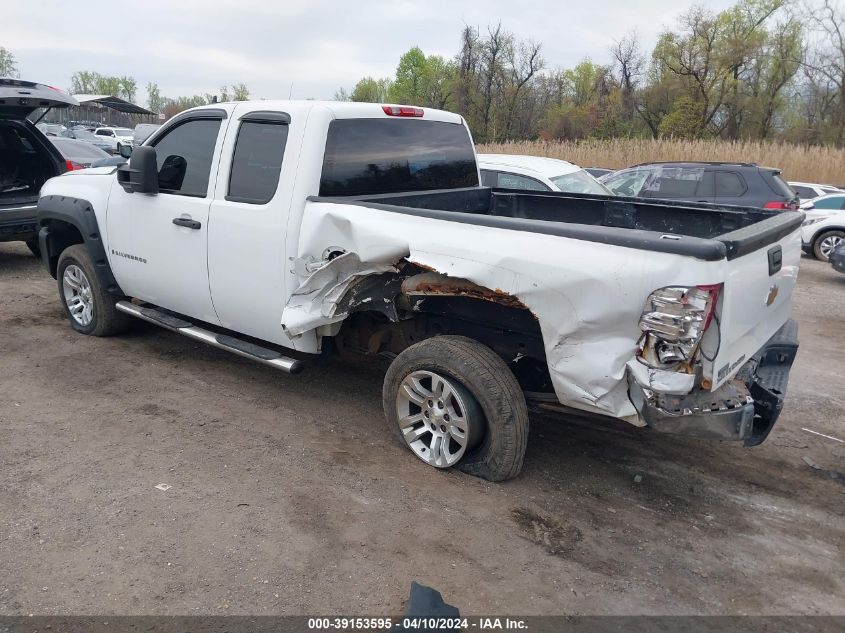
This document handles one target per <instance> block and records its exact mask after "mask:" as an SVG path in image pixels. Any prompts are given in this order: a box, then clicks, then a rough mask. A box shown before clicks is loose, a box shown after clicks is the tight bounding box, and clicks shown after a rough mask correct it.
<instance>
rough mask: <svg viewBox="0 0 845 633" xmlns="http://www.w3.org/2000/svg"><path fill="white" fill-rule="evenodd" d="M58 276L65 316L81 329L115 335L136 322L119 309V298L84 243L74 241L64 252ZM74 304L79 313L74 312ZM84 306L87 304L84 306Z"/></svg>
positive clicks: (73, 325)
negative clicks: (108, 289) (103, 280)
mask: <svg viewBox="0 0 845 633" xmlns="http://www.w3.org/2000/svg"><path fill="white" fill-rule="evenodd" d="M56 279H57V281H58V284H59V299H60V300H61V302H62V306H63V307H64V310H65V315H67V318H68V320H69V321H70V325H71V327H72V328H73V329H74V330H76V331H77V332H81V333H82V334H88V335H91V336H112V335H114V334H120V333H122V332H125V331H126V330H128V329H129V327H130V326H131V325H132V317H130V316H129V315H128V314H124V313H123V312H118V310H117V308H115V305H116V304H117V302H118V298H117V297H114V296H112V295H110V294H109V293H108V292H106V289H105V288H104V287H103V285H102V283H101V282H100V278H99V277H98V276H97V273H96V268H95V267H94V262H93V261H92V260H91V256H90V255H89V254H88V249H87V248H85V246H84V245H83V244H74V245H73V246H69V247H68V248H66V249H65V250H64V251H63V252H62V254H61V255H60V256H59V263H58V267H57V270H56ZM71 305H73V306H74V312H75V313H76V315H77V316H74V314H73V313H72V311H71ZM80 306H83V307H82V308H81V309H80ZM89 308H90V309H89Z"/></svg>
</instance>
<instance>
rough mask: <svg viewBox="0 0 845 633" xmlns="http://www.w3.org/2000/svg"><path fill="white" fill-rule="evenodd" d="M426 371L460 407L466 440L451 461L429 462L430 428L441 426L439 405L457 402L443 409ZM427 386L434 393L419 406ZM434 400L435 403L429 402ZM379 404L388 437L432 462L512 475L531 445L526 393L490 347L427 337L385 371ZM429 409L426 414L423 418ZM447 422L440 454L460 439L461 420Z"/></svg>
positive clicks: (500, 477)
mask: <svg viewBox="0 0 845 633" xmlns="http://www.w3.org/2000/svg"><path fill="white" fill-rule="evenodd" d="M429 375H433V376H436V377H438V378H439V379H441V380H443V381H445V382H446V383H447V384H448V385H449V386H450V387H451V389H452V391H454V394H452V395H450V396H449V401H451V402H452V403H453V404H454V403H458V402H459V403H461V404H462V408H463V409H464V411H463V418H464V421H465V427H466V428H465V429H464V431H465V433H464V440H463V441H464V442H465V444H466V445H465V448H464V450H463V453H462V454H461V455H460V457H459V458H458V459H457V460H456V461H454V462H453V463H449V461H450V460H449V459H446V458H444V460H442V461H440V462H438V463H433V460H432V455H433V453H432V451H434V452H435V453H436V452H437V451H438V446H437V443H436V440H435V439H434V438H435V435H434V433H433V432H432V431H431V430H430V429H434V430H436V429H435V427H437V426H440V428H443V426H442V425H441V422H442V418H440V419H439V420H435V416H436V415H437V411H438V409H437V407H438V406H439V407H440V410H443V411H453V410H456V407H450V406H449V402H446V403H445V404H446V405H447V406H446V408H445V409H443V404H444V403H441V402H439V401H438V400H437V396H438V394H437V393H436V392H435V389H434V387H435V383H434V381H435V378H433V377H432V378H430V379H429V380H430V381H431V382H427V381H426V377H427V376H429ZM415 380H416V381H417V382H418V383H420V386H417V387H416V388H414V389H412V390H411V391H412V392H414V393H413V394H412V397H409V395H408V394H409V393H411V392H409V391H408V390H407V389H405V387H406V386H407V385H408V384H411V383H414V384H417V383H415V382H414V381H415ZM406 381H407V382H406ZM426 389H427V390H429V391H431V392H432V393H434V395H435V397H434V398H432V400H424V401H423V403H421V404H418V405H417V404H416V403H415V401H414V399H413V398H414V397H416V396H418V395H419V394H420V393H422V392H424V391H425V390H426ZM441 394H444V396H443V400H446V399H447V398H446V396H445V394H446V390H445V389H444V390H443V391H442V392H441ZM432 402H434V406H433V407H427V405H428V404H431V403H432ZM382 404H383V406H384V415H385V418H386V419H387V424H388V427H389V428H390V432H391V434H392V435H393V436H394V437H396V438H397V439H398V440H399V441H400V442H401V443H402V444H403V445H404V446H406V447H407V448H409V449H410V450H411V451H412V452H414V453H415V454H416V456H417V457H419V458H420V459H422V460H423V461H425V462H426V463H429V464H430V465H432V466H436V467H439V468H444V467H451V466H454V467H456V468H458V469H459V470H461V471H463V472H465V473H468V474H470V475H475V476H477V477H481V478H482V479H487V480H490V481H504V480H506V479H511V478H512V477H516V475H518V474H519V471H520V470H521V469H522V461H523V458H524V457H525V449H526V446H527V443H528V407H527V405H526V403H525V396H524V394H523V392H522V389H521V388H520V386H519V383H518V382H517V380H516V377H515V376H514V375H513V373H512V372H511V370H510V369H509V368H508V366H507V365H506V364H505V362H504V361H503V360H502V359H501V358H500V357H499V356H498V355H496V354H495V353H494V352H493V350H491V349H490V348H489V347H486V346H484V345H482V344H481V343H479V342H477V341H474V340H472V339H470V338H466V337H463V336H452V335H446V336H436V337H434V338H430V339H426V340H424V341H421V342H419V343H416V344H415V345H412V346H411V347H409V348H407V349H406V350H404V351H403V352H402V353H401V354H399V355H398V356H397V357H396V358H395V359H394V361H393V363H392V364H391V365H390V368H389V369H388V370H387V375H386V376H385V378H384V388H383V390H382ZM412 405H413V406H412ZM409 407H410V408H409ZM414 407H415V408H414ZM417 410H419V411H420V412H421V413H418V412H417ZM427 412H428V413H430V415H426V413H427ZM421 415H422V416H423V417H422V418H420V416H421ZM443 417H445V418H447V419H446V422H447V426H449V425H448V423H449V422H450V420H449V419H448V416H445V415H444V416H443ZM400 420H402V422H401V424H400ZM409 420H414V421H413V422H409ZM452 422H453V424H452V425H451V426H450V427H449V433H452V434H453V435H452V438H451V440H449V439H448V438H445V434H446V429H444V439H442V440H441V443H440V445H439V448H440V452H441V453H444V454H446V455H447V457H448V451H449V448H448V446H452V447H455V446H457V443H456V442H458V441H460V439H456V437H459V436H460V431H461V430H460V429H457V431H458V432H457V433H456V432H455V431H456V429H455V427H457V426H459V423H458V422H455V421H454V420H452ZM410 424H413V425H414V426H410ZM403 426H404V427H405V431H406V433H408V438H409V439H407V440H406V435H405V433H403V431H402V427H403ZM427 428H428V429H429V430H426V429H427ZM421 433H422V435H420V434H421ZM444 442H445V445H444ZM450 442H451V443H450ZM444 446H446V448H444ZM457 452H458V451H455V452H454V453H453V455H454V454H455V453H457Z"/></svg>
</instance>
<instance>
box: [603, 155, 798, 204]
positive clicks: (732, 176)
mask: <svg viewBox="0 0 845 633" xmlns="http://www.w3.org/2000/svg"><path fill="white" fill-rule="evenodd" d="M599 180H601V182H603V183H604V184H605V186H607V187H608V188H610V189H611V190H612V191H613V192H614V193H616V194H617V195H620V196H630V197H642V198H662V199H669V200H690V201H693V202H709V203H713V204H727V205H738V206H743V207H762V208H764V209H780V210H783V211H795V210H797V209H798V204H799V200H798V195H797V194H796V193H795V192H794V191H793V190H792V189H791V188H790V187H789V185H787V184H786V182H784V181H783V179H782V178H781V177H780V170H778V169H773V168H771V167H758V166H757V165H755V164H753V163H704V162H684V163H644V164H642V165H635V166H633V167H628V168H627V169H621V170H619V171H615V172H613V173H612V174H607V175H606V176H603V177H602V178H599Z"/></svg>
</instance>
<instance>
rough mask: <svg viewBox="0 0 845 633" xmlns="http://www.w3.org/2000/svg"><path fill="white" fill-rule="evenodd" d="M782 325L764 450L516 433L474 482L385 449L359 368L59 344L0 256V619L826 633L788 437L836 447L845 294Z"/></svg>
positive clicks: (26, 285)
mask: <svg viewBox="0 0 845 633" xmlns="http://www.w3.org/2000/svg"><path fill="white" fill-rule="evenodd" d="M795 316H796V317H797V318H798V320H799V321H800V324H801V345H802V347H801V351H800V352H799V356H798V361H797V363H796V366H795V367H794V369H793V373H792V381H791V384H790V394H789V397H788V400H787V404H786V408H785V411H784V414H783V415H782V417H781V419H780V421H779V422H778V425H777V427H776V428H775V431H774V432H773V434H772V436H771V437H770V439H769V440H768V441H767V442H766V443H765V444H764V445H762V446H760V447H758V448H755V449H743V448H742V447H740V446H737V445H733V444H727V443H704V442H700V441H694V440H691V439H684V438H680V439H679V438H674V437H669V436H661V435H659V434H656V433H653V432H648V431H640V430H637V429H634V428H632V427H628V426H626V425H624V424H621V423H620V424H615V423H613V422H609V423H607V424H596V423H595V422H590V421H585V420H575V419H569V420H561V419H555V418H545V417H534V418H532V425H533V426H532V435H531V441H530V443H529V446H528V454H527V457H526V462H525V470H524V472H523V474H522V475H521V476H520V477H519V478H518V479H516V480H514V481H511V482H508V483H505V484H489V483H487V482H484V481H480V480H477V479H473V478H471V477H468V476H466V475H463V474H460V473H456V472H438V471H435V470H434V469H430V468H429V467H427V466H425V465H424V464H422V463H421V462H419V461H418V460H416V458H414V457H413V456H412V455H411V454H410V453H409V452H407V451H406V450H404V449H403V448H402V447H399V446H397V445H395V444H394V443H393V440H392V439H391V438H389V437H388V436H387V435H386V433H385V429H384V428H383V425H384V422H383V419H382V413H381V409H380V390H381V376H380V375H379V373H378V372H377V371H369V372H368V371H365V370H362V369H361V368H360V367H352V366H349V365H344V364H341V363H340V362H334V361H331V362H330V361H321V360H319V359H318V360H316V361H314V362H312V363H310V365H309V367H308V369H307V370H306V372H305V373H304V374H301V375H300V376H286V375H282V374H279V373H278V372H275V371H273V370H272V369H269V368H266V367H263V366H259V365H257V364H253V363H251V362H249V361H247V360H241V359H239V358H237V357H234V356H231V355H229V354H226V353H225V352H222V351H217V350H214V349H210V348H207V347H204V346H201V345H200V344H195V343H193V342H192V341H190V340H188V339H185V338H182V337H180V336H178V335H176V334H172V333H169V332H165V331H162V330H159V329H157V328H155V327H154V326H148V325H146V324H142V323H139V324H138V327H137V329H136V330H135V331H134V332H133V333H132V334H130V335H127V336H124V337H120V338H111V339H95V338H89V337H85V336H81V335H78V334H76V333H74V332H73V331H71V329H70V328H69V326H68V325H67V323H66V322H65V320H64V318H63V315H62V313H61V311H60V307H59V304H58V300H57V296H56V288H55V282H54V281H53V280H52V279H51V278H50V277H49V276H47V275H46V273H44V272H43V271H42V270H41V268H40V267H39V265H38V263H37V262H36V260H35V259H34V258H33V257H32V256H31V255H29V253H28V251H27V250H26V248H25V247H24V246H23V245H19V244H0V394H2V399H0V468H2V471H1V472H0V569H2V573H0V614H29V613H36V614H69V613H77V614H82V613H85V614H93V613H104V614H105V613H107V614H221V613H227V614H230V613H244V614H247V613H248V614H317V613H338V612H343V613H347V614H352V613H360V614H396V613H399V612H401V610H402V608H403V605H404V601H405V599H406V597H407V592H408V588H409V584H410V581H411V580H412V579H413V580H418V581H419V582H422V583H424V584H429V585H431V586H434V587H436V588H437V589H439V590H440V591H442V592H443V595H444V597H445V598H446V600H447V601H449V602H451V603H452V604H455V605H457V606H459V607H460V609H461V611H462V612H463V613H466V614H479V613H485V612H486V613H490V612H496V613H519V614H523V615H528V614H559V613H569V614H631V613H650V614H658V613H659V614H681V613H684V614H686V613H712V614H716V613H731V614H745V613H750V614H819V613H837V614H845V556H843V546H844V545H845V503H843V501H845V485H843V484H845V475H843V474H842V473H843V471H845V444H842V443H838V442H835V441H832V440H827V439H825V438H823V437H819V436H816V435H811V434H809V433H807V432H805V431H803V430H802V427H807V428H811V429H813V430H816V431H819V432H821V433H826V434H828V435H833V436H836V437H839V438H843V439H845V412H843V409H845V391H843V388H845V357H844V356H843V350H845V276H843V275H838V274H836V273H834V271H833V270H832V269H831V268H830V267H829V266H827V265H823V264H821V263H819V262H816V261H813V260H808V259H805V260H804V262H803V264H802V270H801V279H800V286H799V290H798V296H797V298H796V304H795ZM804 457H808V458H809V459H810V460H811V461H812V463H813V464H815V465H816V466H818V469H814V468H811V467H810V466H808V465H807V464H806V463H805V462H804V461H802V458H804ZM635 475H642V481H641V482H640V483H636V482H635V479H634V478H635ZM160 483H166V484H169V485H170V486H172V487H171V488H170V489H169V490H167V491H161V490H158V489H156V488H155V486H156V485H157V484H160Z"/></svg>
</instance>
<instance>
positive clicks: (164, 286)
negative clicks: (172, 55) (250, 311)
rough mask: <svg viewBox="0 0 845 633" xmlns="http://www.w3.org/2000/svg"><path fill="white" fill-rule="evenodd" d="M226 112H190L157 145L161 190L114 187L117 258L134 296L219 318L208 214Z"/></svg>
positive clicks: (112, 250) (111, 231)
mask: <svg viewBox="0 0 845 633" xmlns="http://www.w3.org/2000/svg"><path fill="white" fill-rule="evenodd" d="M225 117H226V111H225V110H223V109H219V110H218V109H214V110H202V111H197V112H196V113H193V114H191V113H188V114H187V115H185V116H184V117H183V118H180V119H179V120H178V122H176V123H175V124H173V125H172V126H169V127H168V129H167V130H166V131H164V132H163V133H162V134H161V135H160V136H159V137H158V138H156V139H155V140H154V141H153V142H152V143H151V145H153V146H154V147H155V148H156V160H157V168H158V182H159V193H158V194H157V195H142V194H138V193H127V192H126V191H124V190H123V188H122V187H121V186H120V185H119V184H118V183H117V181H116V180H115V183H114V184H113V185H112V189H111V196H110V198H109V206H108V220H107V224H108V245H109V253H108V255H109V261H110V263H111V266H112V270H114V272H115V277H117V279H119V280H120V284H121V287H122V288H123V290H124V292H126V293H127V294H128V295H129V296H132V297H137V298H139V299H143V300H144V301H149V302H150V303H153V304H155V305H157V306H161V307H163V308H167V309H169V310H173V311H175V312H178V313H180V314H185V315H188V316H191V317H194V318H196V319H201V320H203V321H208V322H210V323H218V319H217V315H216V313H215V311H214V306H213V305H212V303H211V292H210V290H209V287H208V213H209V207H210V205H211V198H212V192H213V190H214V180H215V176H216V173H217V164H218V162H219V154H220V151H219V150H220V145H221V144H222V138H223V135H224V132H225V123H226V121H225Z"/></svg>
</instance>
